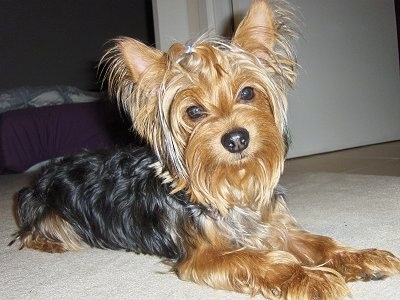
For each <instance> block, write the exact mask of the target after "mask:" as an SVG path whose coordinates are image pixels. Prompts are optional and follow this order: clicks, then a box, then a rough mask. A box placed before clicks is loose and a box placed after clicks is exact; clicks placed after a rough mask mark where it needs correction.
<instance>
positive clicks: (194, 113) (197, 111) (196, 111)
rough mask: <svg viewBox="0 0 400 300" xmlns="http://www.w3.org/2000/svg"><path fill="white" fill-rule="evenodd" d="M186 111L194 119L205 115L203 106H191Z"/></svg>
mask: <svg viewBox="0 0 400 300" xmlns="http://www.w3.org/2000/svg"><path fill="white" fill-rule="evenodd" d="M186 113H187V115H188V116H189V118H190V119H192V120H197V119H200V118H202V117H204V115H205V112H204V109H203V108H202V107H201V106H196V105H193V106H189V107H188V108H187V109H186Z"/></svg>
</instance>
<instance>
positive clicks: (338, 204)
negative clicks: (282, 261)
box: [0, 173, 400, 300]
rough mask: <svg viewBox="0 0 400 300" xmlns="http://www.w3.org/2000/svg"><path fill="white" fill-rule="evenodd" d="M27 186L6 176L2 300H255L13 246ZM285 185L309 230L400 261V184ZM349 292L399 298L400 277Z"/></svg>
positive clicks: (143, 269) (315, 181) (94, 260)
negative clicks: (16, 199) (16, 214)
mask: <svg viewBox="0 0 400 300" xmlns="http://www.w3.org/2000/svg"><path fill="white" fill-rule="evenodd" d="M26 182H27V177H26V175H7V176H0V272H1V274H0V299H250V297H248V296H245V295H240V294H236V293H230V292H225V291H216V290H212V289H210V288H206V287H201V286H197V285H195V284H193V283H190V282H183V281H181V280H179V279H178V278H177V277H176V276H175V275H174V274H171V273H168V268H167V267H165V266H164V265H163V264H162V263H160V262H159V261H160V260H159V259H158V258H156V257H150V256H144V255H135V254H133V253H126V252H123V251H119V252H117V251H108V250H98V249H84V250H82V251H79V252H70V253H64V254H47V253H41V252H38V251H33V250H27V249H23V250H21V251H19V250H18V248H17V246H15V245H14V246H11V247H8V246H7V244H8V242H9V241H10V235H11V234H12V233H13V232H14V231H15V230H16V225H15V222H14V219H13V214H12V209H11V207H12V196H13V194H14V193H15V192H16V191H17V190H19V189H20V188H21V187H22V186H23V185H24V184H25V183H26ZM283 183H284V185H285V186H286V188H287V189H288V195H289V207H290V208H291V210H292V213H293V214H294V215H295V216H296V218H297V220H298V221H299V223H300V224H302V226H303V227H304V228H306V229H307V230H310V231H312V232H315V233H319V234H324V235H330V236H332V237H335V238H336V239H339V240H340V241H342V242H343V243H346V244H349V245H351V246H354V247H358V248H370V247H378V248H384V249H387V250H390V251H392V252H394V253H395V254H397V255H400V234H399V227H400V177H385V176H368V175H351V174H334V173H307V174H292V175H290V176H285V177H284V180H283ZM350 287H351V290H352V293H353V298H352V299H354V300H376V299H393V300H394V299H400V276H395V277H392V278H389V279H386V280H384V281H375V282H368V283H364V282H361V283H351V284H350ZM256 299H258V297H257V298H256Z"/></svg>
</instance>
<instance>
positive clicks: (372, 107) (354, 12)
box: [153, 0, 400, 157]
mask: <svg viewBox="0 0 400 300" xmlns="http://www.w3.org/2000/svg"><path fill="white" fill-rule="evenodd" d="M153 2H156V3H158V4H160V3H164V5H166V4H167V3H168V5H167V6H168V7H169V8H172V11H169V12H168V9H166V8H163V10H157V7H155V19H157V18H158V20H159V22H158V25H157V26H158V29H159V32H158V31H157V29H156V33H157V32H158V33H159V34H160V35H161V36H162V38H166V40H169V41H166V40H165V39H164V44H163V45H162V46H160V47H162V48H163V49H166V48H168V46H167V44H168V43H169V42H171V41H172V40H173V38H175V39H176V40H178V41H182V40H187V39H189V38H193V37H195V35H194V34H193V32H190V31H193V30H197V32H199V31H205V30H206V29H207V27H208V28H210V27H212V26H213V24H215V26H214V27H216V31H217V33H221V31H222V29H224V28H225V29H226V28H227V27H226V26H225V27H224V26H223V25H221V24H222V23H223V22H228V23H229V21H230V20H232V11H233V14H234V16H235V21H236V22H237V20H238V19H240V18H241V16H243V12H244V11H245V10H246V7H247V6H248V5H249V3H250V2H251V1H249V0H231V1H230V0H168V1H163V0H153ZM289 2H290V3H291V5H292V6H294V7H296V8H298V10H299V11H300V12H301V15H302V22H303V24H302V26H301V33H302V36H301V37H300V39H299V40H298V41H297V42H296V48H297V49H298V51H297V52H298V62H299V64H300V66H301V69H300V71H299V77H298V82H297V85H296V87H295V89H294V90H293V91H291V92H290V95H289V127H290V131H291V134H292V139H293V143H292V147H291V150H290V152H289V156H291V157H295V156H302V155H310V154H315V153H321V152H327V151H333V150H338V149H345V148H351V147H356V146H361V145H367V144H373V143H380V142H386V141H392V140H399V139H400V75H399V56H398V48H397V36H396V19H395V9H394V2H393V1H392V0H379V1H377V0H339V1H333V0H323V1H321V0H290V1H289ZM174 3H175V4H176V5H177V7H179V8H180V9H181V11H179V15H178V16H177V15H176V13H177V10H176V9H177V8H173V4H174ZM185 11H186V13H185ZM187 12H189V13H187ZM157 14H158V16H157ZM166 14H169V17H167V18H163V16H165V15H166ZM171 16H172V17H171ZM161 19H162V22H160V20H161ZM185 24H186V25H185ZM188 24H191V25H190V26H189V25H188ZM182 26H183V27H184V29H185V30H186V33H184V34H182V35H180V36H179V35H178V34H181V33H182V32H179V30H181V31H182ZM228 28H229V26H228ZM166 30H168V31H166ZM185 34H186V36H185ZM159 45H160V44H159Z"/></svg>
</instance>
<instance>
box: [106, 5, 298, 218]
mask: <svg viewBox="0 0 400 300" xmlns="http://www.w3.org/2000/svg"><path fill="white" fill-rule="evenodd" d="M271 14H272V12H271V11H270V9H269V7H268V6H267V5H266V2H265V1H256V2H255V3H254V4H253V5H252V7H251V9H250V10H249V12H248V14H247V16H246V17H245V19H244V20H243V21H242V23H241V24H240V25H239V27H238V30H237V31H236V33H235V35H234V37H233V38H232V41H226V40H223V39H216V38H207V37H205V38H201V39H199V40H197V41H196V42H195V43H193V44H192V45H190V46H184V45H182V44H174V45H172V46H171V47H170V49H169V50H168V52H166V53H163V52H161V51H158V50H156V49H154V48H150V47H147V46H145V45H143V44H141V43H140V42H138V41H135V40H132V39H129V38H122V39H120V40H118V41H117V43H116V46H115V47H114V48H112V49H111V50H110V51H109V53H108V54H107V55H106V60H108V61H109V62H110V67H109V70H108V73H109V78H110V87H111V88H112V89H114V90H115V89H116V92H117V94H118V96H119V99H120V101H121V103H122V105H123V106H124V107H125V109H126V110H127V111H128V112H129V113H130V115H131V117H132V120H133V124H134V127H135V129H136V130H137V131H138V132H139V134H140V135H141V136H142V137H144V138H145V139H146V140H147V141H148V143H149V145H150V146H151V147H152V148H153V149H154V151H155V152H156V154H157V155H158V157H159V159H160V163H161V168H162V169H163V172H165V171H167V172H168V174H167V175H165V173H164V175H163V176H164V177H165V179H166V180H170V181H172V186H173V188H174V190H175V191H177V190H181V189H187V190H188V191H189V194H190V197H191V200H192V201H194V202H198V203H202V204H205V205H208V206H212V207H214V208H217V209H218V210H219V211H220V212H226V211H227V210H228V209H229V207H231V206H232V205H239V206H248V207H251V208H253V209H257V208H258V207H259V206H260V205H263V204H265V203H264V202H265V201H268V199H269V198H270V195H271V192H272V190H273V188H274V187H275V186H276V184H277V182H278V179H279V176H280V174H281V171H282V168H283V161H284V156H285V150H286V149H285V141H284V138H285V130H286V96H285V92H286V87H287V85H288V84H289V85H290V84H292V83H293V81H294V79H295V72H294V67H295V62H294V60H293V57H292V55H291V52H290V48H289V47H288V46H286V45H287V44H286V43H285V41H284V40H282V39H278V36H279V37H282V35H278V34H277V32H276V28H277V27H278V24H275V23H274V21H273V20H274V19H273V18H272V15H271ZM265 16H269V17H268V18H265ZM249 93H250V94H251V95H250V96H249ZM238 129H239V130H241V129H244V131H246V132H247V135H248V141H247V142H248V145H247V146H246V148H245V149H243V150H242V151H239V152H234V153H232V152H231V151H228V150H227V149H226V147H224V145H223V143H222V142H221V140H222V138H223V136H224V135H225V134H226V133H229V132H231V131H234V130H238Z"/></svg>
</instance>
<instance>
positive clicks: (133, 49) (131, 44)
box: [117, 37, 164, 82]
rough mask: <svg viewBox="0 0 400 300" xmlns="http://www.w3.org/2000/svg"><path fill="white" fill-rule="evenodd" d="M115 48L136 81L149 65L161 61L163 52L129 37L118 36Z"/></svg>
mask: <svg viewBox="0 0 400 300" xmlns="http://www.w3.org/2000/svg"><path fill="white" fill-rule="evenodd" d="M117 48H118V52H119V53H120V55H121V56H120V57H121V58H122V59H123V62H124V63H125V65H126V66H127V68H128V71H129V73H130V76H131V79H132V81H133V82H137V81H138V80H139V78H140V76H141V75H142V74H143V73H144V71H146V70H147V69H148V68H149V67H150V66H152V65H155V64H158V65H160V64H161V65H162V63H163V59H162V56H163V54H164V53H163V52H161V51H159V50H157V49H155V48H153V47H149V46H146V45H145V44H143V43H141V42H139V41H137V40H134V39H131V38H127V37H123V38H120V39H119V40H118V41H117Z"/></svg>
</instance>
